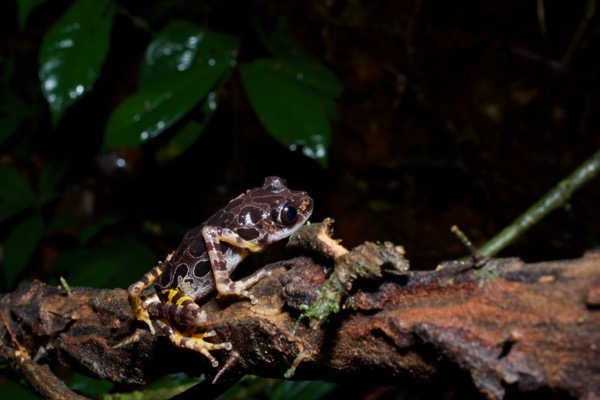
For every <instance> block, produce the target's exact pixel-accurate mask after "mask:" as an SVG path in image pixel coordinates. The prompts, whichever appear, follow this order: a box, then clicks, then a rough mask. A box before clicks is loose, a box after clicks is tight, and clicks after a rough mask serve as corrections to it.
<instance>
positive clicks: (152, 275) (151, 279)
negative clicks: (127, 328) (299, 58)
mask: <svg viewBox="0 0 600 400" xmlns="http://www.w3.org/2000/svg"><path fill="white" fill-rule="evenodd" d="M172 256H173V253H171V254H169V255H168V256H167V259H166V261H169V260H170V259H171V257H172ZM163 267H164V264H163V262H162V261H159V263H158V265H157V266H155V267H154V268H152V269H151V270H150V271H149V272H147V273H146V274H144V276H143V277H142V279H140V280H139V281H137V282H134V283H133V284H132V285H131V286H129V288H128V289H127V293H128V295H129V305H130V306H131V310H132V311H133V313H134V315H135V317H136V318H137V319H138V320H140V321H144V322H145V323H146V325H148V327H149V328H150V332H152V334H154V333H155V331H154V326H152V322H151V321H150V315H149V314H148V310H147V309H146V307H147V304H149V303H148V300H144V301H142V298H141V295H142V293H143V292H144V290H146V289H147V288H149V287H150V286H152V285H153V284H154V283H155V282H156V281H157V280H158V278H160V276H161V275H162V273H163ZM154 300H155V301H158V299H154Z"/></svg>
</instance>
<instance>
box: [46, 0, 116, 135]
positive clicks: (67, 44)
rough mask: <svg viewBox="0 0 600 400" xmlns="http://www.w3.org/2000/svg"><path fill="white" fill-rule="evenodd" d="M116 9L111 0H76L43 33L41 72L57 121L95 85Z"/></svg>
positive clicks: (49, 102) (53, 118) (104, 56)
mask: <svg viewBox="0 0 600 400" xmlns="http://www.w3.org/2000/svg"><path fill="white" fill-rule="evenodd" d="M114 11H115V6H114V3H113V2H112V1H111V0H76V1H75V2H74V3H73V4H72V5H71V7H70V8H69V9H68V10H67V12H66V13H65V15H63V17H62V18H61V19H59V20H58V21H57V22H56V23H55V24H54V25H53V26H52V28H50V30H49V31H48V32H47V33H46V35H45V36H44V39H43V41H42V45H41V48H40V54H39V64H40V69H39V72H38V74H39V77H40V82H41V85H42V91H43V93H44V96H45V97H46V100H47V101H48V104H49V105H50V111H51V113H52V122H53V123H54V124H56V123H57V122H58V121H59V120H60V117H61V116H62V115H63V113H64V112H65V110H66V109H67V108H68V107H70V106H71V105H73V104H74V103H75V102H77V101H79V100H80V99H81V97H82V96H83V95H84V94H86V93H87V92H89V91H90V90H91V89H92V87H93V86H94V83H95V82H96V79H97V78H98V75H99V74H100V70H101V68H102V65H103V64H104V60H105V58H106V54H107V53H108V45H109V40H110V31H111V27H112V22H113V16H114Z"/></svg>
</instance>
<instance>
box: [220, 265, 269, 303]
mask: <svg viewBox="0 0 600 400" xmlns="http://www.w3.org/2000/svg"><path fill="white" fill-rule="evenodd" d="M271 273H272V271H271V270H270V269H265V268H263V269H261V270H258V271H257V272H256V273H255V274H254V275H250V276H249V277H247V278H244V279H240V280H239V281H235V282H234V281H232V280H231V279H230V278H229V275H227V273H222V272H221V271H215V277H216V282H217V291H218V292H219V294H221V295H236V296H241V297H246V298H248V299H250V302H251V303H252V304H256V303H258V299H257V298H256V297H255V296H254V295H252V294H250V292H248V290H247V289H248V288H249V287H251V286H254V285H255V284H256V282H258V281H260V280H261V279H262V278H264V277H265V276H269V275H271Z"/></svg>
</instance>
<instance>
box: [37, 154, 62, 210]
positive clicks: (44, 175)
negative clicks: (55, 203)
mask: <svg viewBox="0 0 600 400" xmlns="http://www.w3.org/2000/svg"><path fill="white" fill-rule="evenodd" d="M67 167H68V164H67V163H66V162H51V163H48V164H46V165H45V166H44V168H43V169H42V171H41V172H40V180H39V181H38V190H39V196H40V203H41V204H46V203H48V202H49V201H52V200H54V199H55V198H57V197H58V196H59V193H58V191H57V190H56V186H57V185H58V183H59V182H60V180H61V179H62V177H63V176H64V174H65V173H66V172H67Z"/></svg>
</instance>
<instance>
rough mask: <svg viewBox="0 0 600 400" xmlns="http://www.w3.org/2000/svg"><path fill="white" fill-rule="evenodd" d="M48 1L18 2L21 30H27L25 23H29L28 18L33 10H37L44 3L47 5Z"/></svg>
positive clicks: (24, 0) (25, 0) (20, 0)
mask: <svg viewBox="0 0 600 400" xmlns="http://www.w3.org/2000/svg"><path fill="white" fill-rule="evenodd" d="M46 1H48V0H18V1H17V7H18V8H19V11H18V14H19V27H20V28H21V30H23V29H25V23H26V22H27V17H28V16H29V13H30V12H31V10H33V9H34V8H36V7H37V6H39V5H40V4H42V3H45V2H46Z"/></svg>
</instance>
